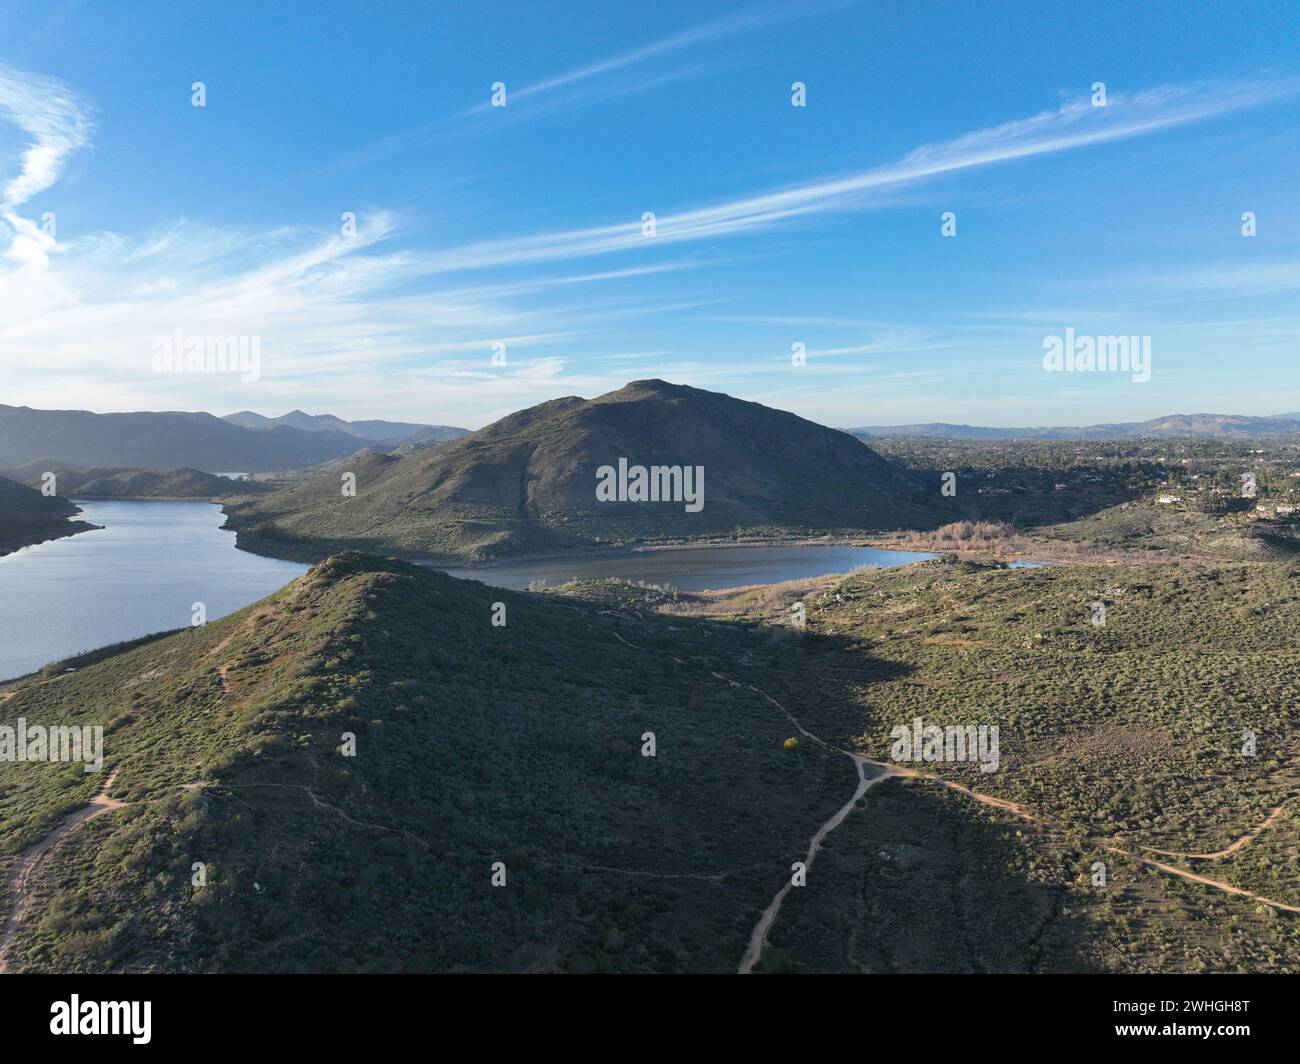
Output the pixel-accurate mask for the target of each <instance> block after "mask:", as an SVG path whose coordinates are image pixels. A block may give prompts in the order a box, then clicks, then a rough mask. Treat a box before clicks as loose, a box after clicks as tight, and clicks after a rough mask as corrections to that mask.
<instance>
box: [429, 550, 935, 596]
mask: <svg viewBox="0 0 1300 1064" xmlns="http://www.w3.org/2000/svg"><path fill="white" fill-rule="evenodd" d="M935 557H938V555H935V554H922V553H918V552H917V551H906V550H880V549H878V548H876V547H845V546H828V545H825V544H817V545H809V546H802V547H799V546H796V547H692V548H690V549H682V550H645V551H629V552H627V553H626V554H618V555H610V556H604V557H597V558H575V559H560V560H551V561H529V562H502V563H499V564H497V565H492V566H488V567H487V568H483V569H448V570H446V571H447V572H448V573H450V574H451V575H452V576H459V577H464V578H465V579H467V580H482V581H483V583H485V584H491V585H492V586H493V587H504V588H510V589H514V590H519V589H521V588H525V587H527V586H528V585H529V584H530V583H532V582H533V581H542V580H544V581H545V582H546V584H547V585H548V586H550V587H556V586H558V585H560V584H564V583H567V582H568V581H570V580H597V579H600V578H602V577H614V578H617V579H621V580H629V581H634V582H635V581H643V582H645V583H649V584H659V585H666V586H670V587H675V588H676V589H677V590H678V591H703V590H705V589H708V588H728V587H746V586H748V585H749V584H778V583H781V582H782V581H784V580H807V579H810V578H811V577H815V576H826V575H827V574H829V573H847V572H849V571H851V570H853V569H856V568H858V567H859V566H863V565H878V566H880V567H881V568H889V567H891V566H894V565H907V564H908V563H909V562H919V561H924V560H925V559H926V558H935Z"/></svg>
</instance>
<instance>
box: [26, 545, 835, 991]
mask: <svg viewBox="0 0 1300 1064" xmlns="http://www.w3.org/2000/svg"><path fill="white" fill-rule="evenodd" d="M497 601H500V602H504V604H505V605H506V608H507V610H508V612H507V615H506V620H507V624H506V625H505V626H503V627H494V626H493V625H492V624H491V614H492V606H493V603H494V602H497ZM621 633H626V635H625V636H624V635H622V634H621ZM756 642H757V640H756V638H755V637H754V636H753V635H752V634H750V633H748V632H746V631H745V630H742V629H735V628H728V627H726V626H723V625H717V624H705V623H686V624H682V623H681V622H676V621H673V622H667V621H653V622H647V623H645V624H643V625H635V624H633V623H630V622H628V621H626V620H620V619H618V618H611V617H608V616H605V615H602V614H601V613H600V612H599V610H598V609H597V607H596V606H594V605H592V606H587V605H584V604H581V603H576V602H575V603H569V602H561V601H555V600H551V599H549V598H547V597H544V596H538V595H525V594H512V593H507V592H502V591H498V590H494V589H489V588H487V587H484V586H483V585H481V584H478V583H473V582H465V581H458V580H453V579H451V578H450V577H446V576H444V575H442V574H440V573H437V572H434V571H432V570H428V569H424V568H420V567H415V566H410V565H407V564H404V563H399V562H391V561H381V560H379V559H376V558H368V557H365V556H361V555H343V556H339V557H335V558H333V559H330V560H329V561H327V562H325V563H322V564H321V565H319V566H317V567H316V568H314V569H313V570H311V571H310V572H309V573H308V574H306V575H305V576H304V577H302V578H301V579H299V580H297V581H295V582H294V583H292V584H290V585H289V586H288V587H286V588H285V589H284V590H282V591H281V592H279V593H277V594H276V595H274V596H272V597H271V598H269V599H266V600H264V601H263V602H260V603H258V604H256V605H254V606H251V607H249V608H247V609H245V610H243V611H241V612H239V613H236V614H233V615H231V616H230V617H227V618H223V619H222V620H220V621H218V622H214V623H213V624H211V625H209V626H207V627H206V628H202V629H191V630H187V631H183V632H181V633H178V634H175V635H172V636H170V637H167V638H163V639H159V640H155V641H151V642H147V643H145V644H144V645H143V646H140V647H138V648H136V649H133V650H128V651H126V652H125V653H122V654H119V655H116V656H113V657H110V658H109V659H107V660H105V661H103V662H101V663H99V664H96V665H91V666H89V667H85V668H82V669H80V670H79V671H77V672H74V673H65V674H61V675H59V676H58V677H57V678H56V679H54V680H52V681H47V682H43V683H41V682H37V683H34V684H32V685H30V686H27V687H25V688H23V689H20V690H19V691H18V693H17V694H16V695H14V697H12V698H10V699H8V700H7V701H5V700H0V722H3V723H5V724H9V725H13V724H14V722H15V720H16V718H17V717H19V716H23V717H25V718H26V719H27V720H28V721H29V726H30V724H36V723H52V722H68V723H102V724H104V725H106V726H107V730H106V736H105V740H104V758H105V768H104V771H103V772H102V773H101V774H100V775H94V774H87V773H85V772H84V771H83V770H82V767H81V766H80V765H46V764H16V763H12V762H0V882H4V883H8V884H9V886H10V891H11V893H10V896H8V897H5V898H0V914H4V913H8V912H10V911H11V910H12V909H13V908H15V907H18V908H19V910H20V911H21V912H22V918H21V919H20V920H19V921H17V923H16V928H17V929H16V932H15V933H14V935H13V938H12V945H11V948H10V949H9V950H8V954H7V956H6V957H0V965H3V964H5V963H7V964H8V966H9V967H10V969H11V970H41V971H47V970H59V971H63V970H73V971H104V970H118V971H122V970H126V971H144V970H150V971H157V970H165V971H268V970H270V971H288V970H312V971H336V970H349V971H355V970H361V971H375V970H420V971H425V970H439V971H445V970H476V971H477V970H507V971H511V970H513V971H522V970H527V969H532V970H554V969H561V970H568V971H585V970H591V969H603V970H614V969H617V970H656V971H729V970H734V969H735V965H736V963H737V961H738V959H739V958H740V956H741V954H742V952H743V950H744V945H745V941H746V938H747V935H748V933H749V929H750V927H751V926H752V924H753V920H754V919H755V918H756V917H757V914H758V912H759V910H761V908H762V907H763V906H764V905H765V904H766V903H767V900H768V898H770V896H771V894H772V893H773V891H775V890H776V889H777V888H778V887H779V886H780V885H781V883H782V882H783V881H784V880H785V879H786V878H788V876H789V874H790V864H791V862H792V861H794V860H796V859H798V857H799V855H800V853H801V852H802V851H803V849H804V848H806V845H807V839H808V837H809V836H810V835H811V834H812V833H813V832H814V831H815V830H816V827H817V825H818V824H819V823H820V822H821V821H822V820H824V819H825V817H826V816H828V815H829V814H830V813H831V812H832V811H834V810H835V809H836V808H837V807H838V806H839V805H840V804H842V803H843V801H844V799H845V797H846V795H847V794H850V793H851V792H852V787H853V778H854V773H853V770H852V767H851V766H850V765H849V763H848V762H847V760H845V759H844V758H842V757H839V756H838V755H834V754H831V753H826V752H821V751H818V750H815V749H808V750H803V749H801V750H799V751H796V752H793V753H792V752H790V751H787V750H785V749H784V748H783V741H784V739H785V738H786V737H787V736H788V735H789V734H790V725H789V722H788V721H786V720H785V719H783V718H782V716H781V714H780V713H779V712H777V711H775V710H774V709H773V707H772V706H771V705H769V704H767V703H766V702H765V701H764V700H763V699H762V698H761V697H760V696H758V695H757V694H755V693H754V692H751V691H748V690H746V689H744V688H740V687H735V686H732V685H730V684H729V683H728V682H726V680H723V679H718V678H716V677H714V676H713V675H712V673H713V671H714V670H716V669H719V668H727V667H729V666H728V665H724V664H723V662H724V661H727V660H730V659H732V658H733V657H735V656H738V655H739V654H741V653H743V652H744V650H745V648H746V647H752V646H753V645H754V644H755V643H756ZM633 644H635V645H633ZM675 658H677V659H680V662H679V661H675V660H674V659H675ZM647 732H653V733H654V735H655V738H656V742H657V752H656V756H655V757H645V756H643V755H642V748H643V744H644V743H645V742H646V739H645V738H644V737H645V734H646V733H647ZM344 733H353V734H355V736H356V748H355V750H356V752H355V756H354V757H347V756H344V755H343V753H342V752H341V746H342V743H343V741H344V740H343V736H344ZM110 777H111V778H112V779H113V785H112V788H111V797H112V799H114V800H116V801H121V802H124V803H126V805H125V806H124V808H122V809H120V810H117V811H115V812H112V813H110V814H108V815H105V816H101V817H99V818H97V819H94V820H91V821H88V822H86V823H85V824H83V825H81V826H79V827H78V829H77V831H76V832H73V833H70V834H69V835H68V836H67V837H66V838H65V839H63V840H62V841H61V842H60V843H59V845H58V846H57V847H56V848H55V849H54V850H52V851H51V853H50V855H49V856H48V857H47V858H44V859H43V860H42V862H41V864H40V865H39V866H38V868H37V869H36V871H35V872H33V873H31V874H29V875H28V877H27V882H28V883H29V884H30V887H29V889H28V890H26V891H24V892H22V897H15V896H14V895H13V888H14V878H13V871H14V869H15V868H16V867H17V863H16V855H18V854H20V853H24V852H26V851H27V850H28V849H29V848H30V847H31V846H33V845H34V844H36V843H38V842H39V841H40V840H41V839H42V838H44V837H45V836H46V835H47V834H48V833H49V832H50V831H51V830H52V829H53V828H54V827H55V826H56V825H57V824H58V822H59V818H60V817H61V816H63V815H64V814H67V813H70V812H73V811H75V810H77V809H80V808H83V807H85V806H86V804H87V803H88V802H89V801H90V800H91V798H92V797H93V796H94V795H95V794H96V793H97V792H98V791H99V790H100V789H101V788H103V786H104V782H105V780H106V779H107V778H110ZM498 861H499V862H502V863H503V864H504V866H505V875H506V882H505V885H504V886H497V887H494V886H493V885H492V875H493V865H494V863H495V862H498ZM196 862H198V863H200V864H202V865H203V866H204V868H205V874H206V880H207V882H206V886H203V887H195V886H194V885H192V878H193V876H194V874H195V873H194V865H195V863H196ZM23 905H25V906H26V908H25V911H24V910H23Z"/></svg>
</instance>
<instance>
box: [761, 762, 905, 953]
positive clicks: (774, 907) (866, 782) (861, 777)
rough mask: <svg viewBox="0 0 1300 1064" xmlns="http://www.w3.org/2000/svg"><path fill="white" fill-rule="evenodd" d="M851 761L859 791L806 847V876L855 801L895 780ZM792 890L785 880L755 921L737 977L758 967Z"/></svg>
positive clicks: (888, 773) (894, 774)
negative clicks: (875, 774) (872, 773)
mask: <svg viewBox="0 0 1300 1064" xmlns="http://www.w3.org/2000/svg"><path fill="white" fill-rule="evenodd" d="M848 756H849V757H851V758H852V759H853V764H854V766H855V767H856V768H857V770H858V789H857V790H855V791H854V792H853V797H852V798H850V799H849V800H848V801H847V802H845V803H844V804H843V805H842V806H841V807H840V808H839V809H838V810H837V811H836V813H835V815H834V816H832V817H831V818H830V819H829V820H828V821H826V823H825V824H823V825H822V826H821V827H820V828H818V829H817V834H816V835H814V836H813V837H812V842H810V843H809V844H808V855H807V856H806V857H805V858H804V871H805V873H807V872H809V871H811V870H812V866H813V861H814V860H815V859H816V857H817V851H818V850H819V849H821V845H822V841H823V840H824V839H825V838H826V836H827V835H829V834H830V833H831V832H832V831H834V830H835V829H836V828H837V827H839V826H840V824H841V823H843V821H844V818H845V817H847V816H848V815H849V814H850V813H851V812H853V808H854V806H856V805H857V804H858V799H859V798H861V797H862V796H863V795H864V794H866V793H867V791H869V790H870V789H871V788H872V787H874V786H875V785H876V784H877V783H882V782H883V781H885V780H887V779H889V778H890V777H891V776H896V775H898V773H896V772H890V771H885V772H883V773H881V774H880V775H878V776H868V775H867V774H866V772H865V771H864V766H865V765H867V764H873V762H869V761H868V760H867V759H866V758H865V757H862V756H860V755H858V754H849V755H848ZM793 886H794V881H793V880H792V879H791V880H788V881H787V882H786V884H785V886H783V887H782V888H781V889H780V890H778V891H777V892H776V897H774V898H773V899H772V901H771V902H770V903H769V904H768V907H767V908H766V909H764V910H763V915H762V916H760V917H759V918H758V923H757V924H755V925H754V930H753V931H752V932H750V935H749V945H748V946H747V947H746V949H745V955H744V956H743V957H742V958H741V959H740V967H739V968H738V969H737V971H738V973H739V974H740V975H749V974H750V972H751V971H752V970H753V968H754V965H755V964H757V963H758V961H759V958H761V957H762V956H763V947H765V946H766V945H767V934H768V932H769V931H770V930H771V929H772V925H773V924H774V923H775V922H776V918H777V915H778V914H779V913H780V911H781V903H782V902H783V901H785V896H786V895H787V894H789V893H790V889H791V888H792V887H793Z"/></svg>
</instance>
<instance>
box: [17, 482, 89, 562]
mask: <svg viewBox="0 0 1300 1064" xmlns="http://www.w3.org/2000/svg"><path fill="white" fill-rule="evenodd" d="M79 512H80V511H79V510H78V509H77V507H76V506H75V505H73V504H72V503H71V502H69V501H68V500H67V499H63V498H58V497H49V498H47V497H46V496H44V495H42V494H41V493H40V492H39V491H37V490H35V489H34V488H29V487H28V486H27V485H25V484H18V483H16V482H14V481H12V480H9V479H8V478H6V477H0V556H3V555H6V554H10V553H12V552H13V551H15V550H17V549H18V548H19V547H26V546H28V545H30V544H32V543H44V542H45V541H46V540H48V539H60V538H62V537H63V536H71V535H75V534H76V533H78V532H85V531H87V530H88V529H91V528H94V527H95V526H94V525H91V524H88V523H87V522H85V521H73V520H70V518H71V517H72V516H73V515H74V514H76V513H79Z"/></svg>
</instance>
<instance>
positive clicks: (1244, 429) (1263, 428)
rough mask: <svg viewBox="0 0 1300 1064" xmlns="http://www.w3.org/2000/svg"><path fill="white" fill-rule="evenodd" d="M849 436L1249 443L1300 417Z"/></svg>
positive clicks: (934, 427)
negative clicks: (1160, 438) (1145, 438)
mask: <svg viewBox="0 0 1300 1064" xmlns="http://www.w3.org/2000/svg"><path fill="white" fill-rule="evenodd" d="M851 431H852V432H853V433H854V435H857V436H861V437H864V438H867V439H871V438H873V437H879V436H937V437H941V438H944V439H954V440H1016V439H1019V440H1114V439H1123V438H1125V437H1131V436H1201V437H1210V438H1219V437H1238V438H1251V437H1255V436H1279V435H1287V434H1289V433H1296V432H1300V413H1295V414H1279V415H1278V416H1276V417H1246V416H1243V415H1239V414H1170V415H1169V416H1168V417H1157V418H1152V419H1151V420H1150V421H1123V422H1118V423H1115V424H1110V425H1084V426H1077V427H1054V428H981V427H979V426H975V425H952V424H949V423H947V422H941V421H938V422H929V423H927V424H923V425H865V426H863V427H861V428H856V429H852V430H851Z"/></svg>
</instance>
